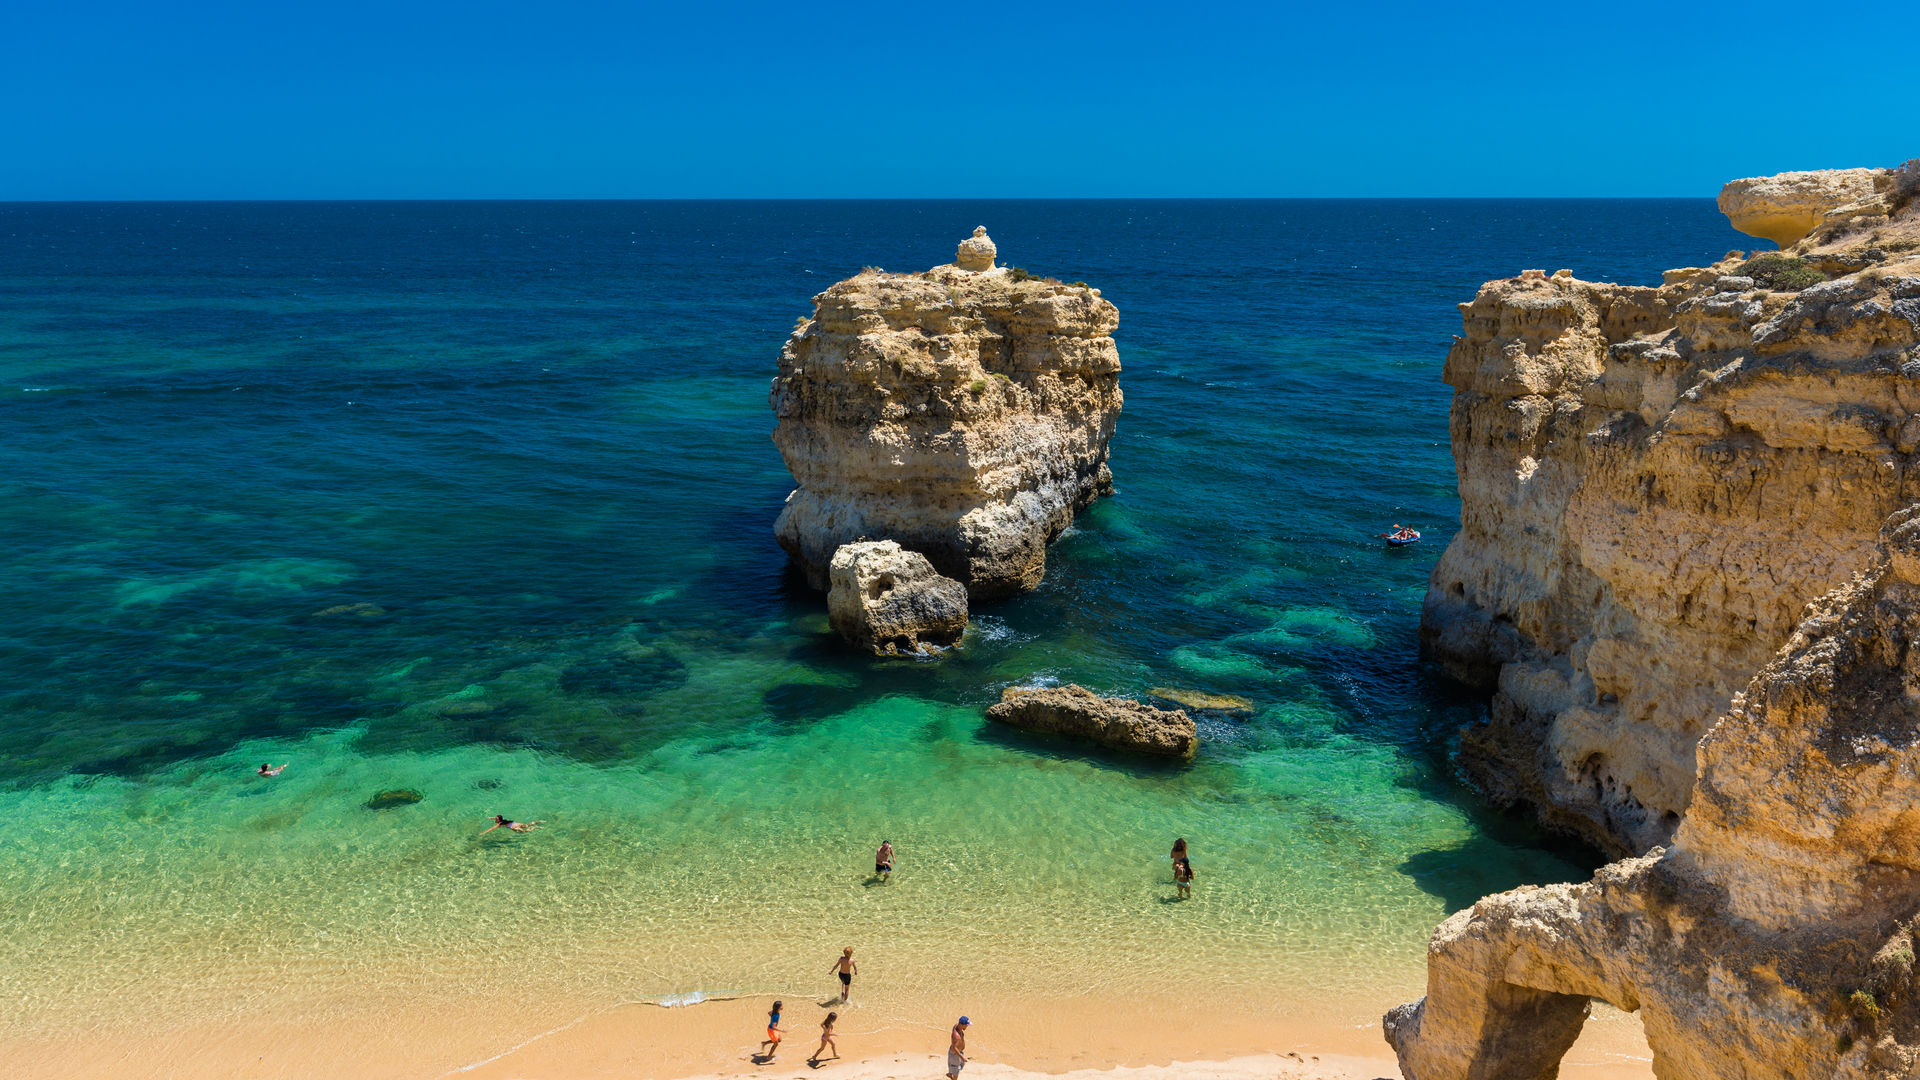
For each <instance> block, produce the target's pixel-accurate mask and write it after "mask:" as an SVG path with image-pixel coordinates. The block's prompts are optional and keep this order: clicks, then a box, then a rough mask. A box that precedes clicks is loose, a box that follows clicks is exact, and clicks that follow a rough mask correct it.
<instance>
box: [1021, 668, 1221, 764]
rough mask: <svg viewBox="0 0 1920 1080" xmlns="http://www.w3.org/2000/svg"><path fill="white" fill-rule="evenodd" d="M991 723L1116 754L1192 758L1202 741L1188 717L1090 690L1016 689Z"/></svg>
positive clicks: (1068, 687)
mask: <svg viewBox="0 0 1920 1080" xmlns="http://www.w3.org/2000/svg"><path fill="white" fill-rule="evenodd" d="M987 718H988V719H990V720H998V721H1000V722H1001V723H1003V724H1012V725H1013V726H1014V727H1019V728H1026V729H1027V730H1029V731H1053V732H1058V733H1060V734H1063V735H1078V736H1080V737H1082V738H1088V739H1092V740H1093V741H1095V742H1097V743H1100V744H1101V745H1102V746H1110V747H1113V748H1114V749H1116V750H1131V751H1135V752H1137V753H1142V754H1154V755H1157V756H1160V757H1179V758H1190V757H1192V756H1193V751H1194V748H1195V746H1197V745H1198V743H1199V738H1198V737H1197V736H1196V735H1195V734H1194V725H1193V718H1192V717H1190V716H1188V715H1187V714H1186V712H1185V711H1183V710H1180V709H1174V710H1172V711H1168V710H1166V709H1156V708H1154V707H1153V706H1151V705H1142V704H1141V703H1139V702H1137V701H1130V700H1128V699H1126V698H1110V697H1101V696H1100V695H1098V694H1096V693H1094V692H1093V691H1091V690H1089V689H1087V688H1086V687H1084V686H1078V685H1074V684H1071V683H1069V684H1068V685H1066V686H1048V687H1041V688H1023V687H1017V686H1010V687H1008V688H1007V689H1006V690H1004V691H1002V692H1001V694H1000V703H999V704H998V705H995V706H993V707H992V708H989V709H988V710H987Z"/></svg>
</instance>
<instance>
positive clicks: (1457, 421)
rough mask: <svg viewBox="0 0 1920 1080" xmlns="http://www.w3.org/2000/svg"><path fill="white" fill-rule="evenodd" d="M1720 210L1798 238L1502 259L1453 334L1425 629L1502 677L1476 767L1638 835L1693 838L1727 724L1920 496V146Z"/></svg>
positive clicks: (1613, 843)
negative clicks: (1625, 279)
mask: <svg viewBox="0 0 1920 1080" xmlns="http://www.w3.org/2000/svg"><path fill="white" fill-rule="evenodd" d="M1721 206H1722V208H1723V209H1725V210H1726V211H1727V213H1728V214H1729V216H1730V218H1731V219H1732V221H1733V222H1734V224H1735V225H1736V226H1738V227H1740V228H1743V229H1751V230H1753V231H1755V232H1759V233H1761V234H1763V235H1767V236H1772V237H1776V238H1778V239H1781V240H1783V241H1788V242H1793V243H1795V245H1796V246H1794V247H1793V248H1792V249H1791V250H1788V251H1785V252H1779V253H1766V254H1763V255H1758V256H1756V257H1754V258H1751V259H1748V258H1743V257H1740V256H1739V253H1737V252H1736V253H1734V255H1732V256H1730V257H1728V258H1727V259H1726V260H1725V261H1723V262H1721V263H1718V264H1716V265H1714V266H1711V267H1705V268H1695V269H1686V270H1673V271H1669V272H1668V273H1667V275H1666V282H1665V284H1663V285H1660V286H1659V287H1657V288H1642V287H1637V286H1626V285H1608V284H1599V283H1593V282H1586V281H1580V280H1578V279H1576V278H1575V277H1574V276H1573V275H1572V274H1571V273H1569V272H1567V271H1561V272H1560V273H1556V274H1553V275H1551V276H1549V275H1548V274H1546V273H1544V272H1542V271H1538V270H1533V271H1527V272H1526V273H1523V274H1521V275H1520V276H1519V277H1517V278H1510V279H1507V280H1504V281H1494V282H1489V283H1488V284H1487V285H1485V286H1483V287H1482V288H1481V290H1480V295H1479V296H1478V297H1476V298H1475V299H1474V300H1473V302H1472V303H1470V304H1464V305H1462V315H1463V319H1462V321H1463V324H1464V326H1463V329H1462V333H1461V336H1460V337H1459V338H1457V339H1455V341H1454V345H1453V349H1452V351H1451V352H1450V353H1448V355H1447V362H1446V372H1445V379H1446V381H1447V382H1449V383H1451V384H1452V385H1453V386H1454V388H1455V393H1454V399H1453V417H1452V423H1451V428H1452V437H1453V453H1454V462H1455V466H1456V468H1457V469H1458V471H1459V484H1460V500H1461V512H1460V532H1459V533H1458V534H1457V535H1456V536H1455V537H1454V539H1453V542H1452V543H1451V544H1450V545H1449V546H1448V548H1447V550H1446V553H1445V554H1444V555H1443V556H1442V557H1441V559H1440V561H1439V563H1438V565H1436V566H1435V568H1434V571H1433V577H1432V580H1431V582H1430V585H1429V588H1428V592H1427V598H1426V604H1425V610H1424V611H1423V613H1422V617H1421V634H1422V637H1423V640H1424V643H1425V645H1426V647H1427V649H1428V651H1429V652H1430V654H1431V655H1432V656H1434V657H1435V658H1437V659H1438V660H1439V661H1440V662H1441V663H1442V664H1444V665H1445V666H1446V667H1447V668H1448V669H1449V670H1450V671H1451V672H1452V673H1454V674H1455V675H1456V676H1458V677H1460V678H1463V679H1466V680H1468V681H1470V682H1474V683H1477V684H1479V685H1482V686H1484V687H1486V688H1488V689H1489V690H1491V691H1493V701H1492V708H1491V719H1490V722H1488V723H1486V724H1481V725H1476V726H1473V727H1470V728H1469V729H1467V731H1466V733H1465V740H1464V744H1463V746H1462V750H1461V763H1462V765H1463V767H1464V768H1465V769H1466V771H1467V772H1468V774H1469V775H1470V776H1472V777H1473V778H1474V780H1475V781H1476V782H1477V783H1478V784H1479V785H1480V786H1481V787H1482V788H1483V789H1484V790H1485V791H1486V792H1487V793H1488V794H1489V795H1490V796H1491V797H1493V798H1494V799H1495V800H1496V801H1499V802H1525V803H1529V804H1531V805H1532V806H1534V807H1535V808H1536V809H1537V810H1538V811H1539V813H1540V815H1541V817H1542V818H1543V819H1544V820H1545V821H1546V822H1547V823H1548V824H1549V825H1552V826H1555V827H1558V828H1561V829H1565V830H1568V831H1572V832H1576V833H1578V834H1580V835H1582V836H1584V837H1585V838H1586V839H1588V840H1590V841H1592V842H1594V843H1596V844H1599V845H1601V846H1602V847H1604V848H1606V849H1608V850H1610V851H1612V852H1613V853H1615V854H1617V855H1629V854H1637V853H1639V852H1642V851H1646V850H1647V849H1649V848H1650V847H1652V846H1653V845H1656V844H1662V843H1666V842H1667V841H1668V840H1669V839H1671V837H1672V836H1673V833H1674V830H1675V829H1676V828H1678V827H1679V825H1680V822H1681V820H1682V819H1683V817H1684V816H1685V814H1686V812H1687V808H1688V806H1689V805H1690V803H1691V801H1692V799H1693V788H1694V764H1695V762H1694V746H1695V744H1696V743H1697V742H1698V741H1699V739H1700V736H1701V734H1702V733H1703V732H1705V731H1706V730H1707V728H1708V726H1709V725H1710V724H1711V723H1712V722H1713V720H1714V718H1715V717H1717V716H1719V715H1720V714H1722V713H1723V712H1725V711H1726V709H1727V707H1728V705H1729V703H1730V702H1731V701H1732V700H1733V695H1734V693H1735V692H1736V691H1738V690H1739V689H1740V688H1741V687H1743V686H1744V685H1746V682H1747V680H1748V679H1750V678H1751V677H1752V676H1753V673H1754V672H1755V671H1758V670H1759V669H1760V667H1761V666H1762V665H1763V664H1765V663H1766V662H1767V660H1768V658H1769V657H1770V656H1771V655H1772V654H1773V653H1774V651H1775V650H1777V649H1778V648H1779V647H1780V646H1781V645H1782V644H1783V643H1784V642H1785V641H1786V640H1787V637H1788V636H1789V635H1790V634H1791V633H1792V632H1793V628H1794V626H1795V624H1796V623H1797V622H1798V621H1799V620H1800V617H1801V614H1802V612H1803V611H1804V609H1805V607H1806V605H1807V603H1808V602H1809V601H1811V600H1813V599H1814V598H1815V597H1818V596H1819V595H1821V594H1822V593H1824V592H1826V591H1827V590H1829V589H1832V588H1833V587H1835V586H1836V585H1839V584H1842V583H1844V582H1845V581H1847V580H1848V579H1849V578H1851V577H1852V576H1853V575H1854V574H1856V573H1858V572H1859V571H1861V570H1863V569H1865V567H1866V566H1867V564H1868V561H1869V560H1870V559H1871V558H1872V555H1873V546H1874V536H1875V533H1876V530H1877V529H1878V528H1879V524H1880V522H1881V521H1883V520H1884V519H1885V518H1886V517H1887V515H1888V514H1890V513H1892V512H1893V511H1894V510H1896V509H1898V508H1900V507H1903V506H1905V505H1907V504H1908V503H1909V502H1910V501H1912V500H1913V499H1914V498H1916V496H1920V162H1916V163H1909V164H1908V165H1906V166H1904V167H1903V168H1901V169H1898V170H1893V169H1853V170H1842V171H1838V172H1834V173H1789V174H1786V175H1784V176H1780V177H1768V178H1760V179H1754V180H1741V181H1735V182H1734V183H1733V184H1730V185H1728V187H1727V190H1726V192H1725V193H1723V195H1722V197H1721Z"/></svg>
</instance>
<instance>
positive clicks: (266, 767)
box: [254, 761, 293, 776]
mask: <svg viewBox="0 0 1920 1080" xmlns="http://www.w3.org/2000/svg"><path fill="white" fill-rule="evenodd" d="M291 764H293V762H291V761H289V762H287V765H291ZM287 765H282V766H280V767H279V768H275V767H274V765H273V763H272V762H270V761H263V762H261V763H260V771H259V772H258V773H255V774H254V775H256V776H279V775H280V773H281V772H282V770H284V769H286V767H287Z"/></svg>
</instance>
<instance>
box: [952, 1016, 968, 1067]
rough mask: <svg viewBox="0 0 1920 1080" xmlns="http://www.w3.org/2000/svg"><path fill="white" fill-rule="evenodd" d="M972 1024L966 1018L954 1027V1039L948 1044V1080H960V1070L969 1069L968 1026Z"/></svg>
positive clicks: (962, 1018) (961, 1019)
mask: <svg viewBox="0 0 1920 1080" xmlns="http://www.w3.org/2000/svg"><path fill="white" fill-rule="evenodd" d="M970 1023H972V1021H970V1020H968V1019H967V1018H966V1017H964V1016H963V1017H961V1018H960V1022H959V1023H957V1024H955V1025H953V1039H952V1041H950V1042H948V1043H947V1080H960V1070H961V1069H964V1068H966V1067H967V1025H968V1024H970Z"/></svg>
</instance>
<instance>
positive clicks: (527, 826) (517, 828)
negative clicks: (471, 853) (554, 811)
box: [480, 814, 546, 836]
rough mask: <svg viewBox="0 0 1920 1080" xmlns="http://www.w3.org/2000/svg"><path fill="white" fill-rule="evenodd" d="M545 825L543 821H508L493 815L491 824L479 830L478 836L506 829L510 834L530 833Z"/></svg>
mask: <svg viewBox="0 0 1920 1080" xmlns="http://www.w3.org/2000/svg"><path fill="white" fill-rule="evenodd" d="M545 824H546V822H544V821H508V820H507V819H506V818H503V817H501V816H500V815H499V814H495V815H493V824H492V825H490V826H488V827H487V828H485V829H483V830H481V833H480V835H481V836H485V835H487V833H490V832H492V831H493V830H495V829H506V830H508V831H510V832H532V831H533V830H535V829H537V828H539V827H540V826H542V825H545Z"/></svg>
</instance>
